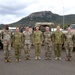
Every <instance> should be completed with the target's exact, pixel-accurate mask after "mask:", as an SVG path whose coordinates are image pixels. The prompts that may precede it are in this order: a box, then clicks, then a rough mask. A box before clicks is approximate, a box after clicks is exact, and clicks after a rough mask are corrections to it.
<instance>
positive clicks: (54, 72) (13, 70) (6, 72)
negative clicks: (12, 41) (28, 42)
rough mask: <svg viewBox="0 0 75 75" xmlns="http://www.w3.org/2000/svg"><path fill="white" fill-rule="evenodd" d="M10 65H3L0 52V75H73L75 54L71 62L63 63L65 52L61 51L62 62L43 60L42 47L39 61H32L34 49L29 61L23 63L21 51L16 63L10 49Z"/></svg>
mask: <svg viewBox="0 0 75 75" xmlns="http://www.w3.org/2000/svg"><path fill="white" fill-rule="evenodd" d="M11 52H12V54H11V56H12V63H4V59H3V50H0V75H75V52H73V61H72V62H67V61H65V51H64V50H63V51H62V60H61V61H56V60H55V59H54V52H52V60H44V47H42V51H41V58H42V59H41V60H35V59H34V47H32V48H31V60H30V61H24V60H23V59H24V51H23V50H22V57H21V62H16V61H15V57H14V50H13V49H12V51H11Z"/></svg>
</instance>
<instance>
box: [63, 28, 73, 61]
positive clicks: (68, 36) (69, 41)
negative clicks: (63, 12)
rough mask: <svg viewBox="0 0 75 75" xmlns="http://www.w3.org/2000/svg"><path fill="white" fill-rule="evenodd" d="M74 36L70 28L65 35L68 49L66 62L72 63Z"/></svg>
mask: <svg viewBox="0 0 75 75" xmlns="http://www.w3.org/2000/svg"><path fill="white" fill-rule="evenodd" d="M72 38H73V34H72V33H71V29H70V28H69V27H68V32H67V33H66V34H65V44H64V45H65V49H66V58H67V59H66V60H67V61H71V58H72V51H73V39H72Z"/></svg>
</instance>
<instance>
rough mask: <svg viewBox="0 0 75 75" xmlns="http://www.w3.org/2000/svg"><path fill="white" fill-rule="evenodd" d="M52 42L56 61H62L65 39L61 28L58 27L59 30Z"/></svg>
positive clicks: (53, 36) (53, 35) (54, 34)
mask: <svg viewBox="0 0 75 75" xmlns="http://www.w3.org/2000/svg"><path fill="white" fill-rule="evenodd" d="M52 41H53V43H54V52H55V60H61V50H62V44H63V41H64V38H63V33H62V31H60V26H57V30H56V31H55V32H54V33H53V34H52Z"/></svg>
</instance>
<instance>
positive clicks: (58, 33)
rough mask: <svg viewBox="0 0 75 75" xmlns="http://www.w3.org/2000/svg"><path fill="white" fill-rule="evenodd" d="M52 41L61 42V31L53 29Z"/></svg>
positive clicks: (62, 38)
mask: <svg viewBox="0 0 75 75" xmlns="http://www.w3.org/2000/svg"><path fill="white" fill-rule="evenodd" d="M52 41H53V43H54V44H63V41H64V37H63V33H62V31H57V30H56V31H55V32H54V33H53V34H52Z"/></svg>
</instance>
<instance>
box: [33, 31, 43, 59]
mask: <svg viewBox="0 0 75 75" xmlns="http://www.w3.org/2000/svg"><path fill="white" fill-rule="evenodd" d="M42 41H43V35H42V32H41V31H34V33H33V44H34V46H35V56H36V57H37V58H36V59H39V57H40V52H41V50H40V47H41V43H42Z"/></svg>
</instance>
